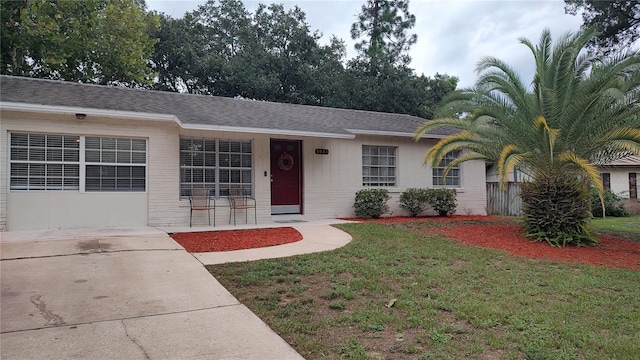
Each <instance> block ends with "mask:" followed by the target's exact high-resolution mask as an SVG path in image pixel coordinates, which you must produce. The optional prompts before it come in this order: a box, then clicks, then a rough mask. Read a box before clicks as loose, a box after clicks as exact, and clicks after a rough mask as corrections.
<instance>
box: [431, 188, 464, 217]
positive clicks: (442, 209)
mask: <svg viewBox="0 0 640 360" xmlns="http://www.w3.org/2000/svg"><path fill="white" fill-rule="evenodd" d="M426 194H427V202H428V203H429V205H431V207H432V208H433V210H435V211H436V212H437V213H438V215H440V216H449V215H451V214H453V213H454V212H456V207H457V206H458V205H457V203H456V194H457V193H456V190H455V189H426Z"/></svg>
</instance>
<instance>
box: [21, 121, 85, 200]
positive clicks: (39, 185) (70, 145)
mask: <svg viewBox="0 0 640 360" xmlns="http://www.w3.org/2000/svg"><path fill="white" fill-rule="evenodd" d="M10 142H11V155H10V163H11V165H10V167H11V169H10V175H9V177H10V180H9V183H10V189H11V190H78V189H79V187H80V137H79V136H67V135H49V134H20V133H11V135H10Z"/></svg>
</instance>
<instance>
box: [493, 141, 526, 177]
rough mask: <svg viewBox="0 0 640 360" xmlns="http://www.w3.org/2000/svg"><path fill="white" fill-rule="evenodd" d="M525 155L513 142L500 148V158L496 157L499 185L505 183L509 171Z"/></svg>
mask: <svg viewBox="0 0 640 360" xmlns="http://www.w3.org/2000/svg"><path fill="white" fill-rule="evenodd" d="M526 156H527V153H523V152H522V151H520V149H518V147H516V146H515V145H513V144H510V145H507V146H505V147H504V149H502V153H500V158H499V159H498V176H499V177H500V186H501V187H503V188H504V186H505V184H506V183H507V182H509V173H511V171H513V169H514V168H515V167H516V166H518V164H520V162H522V160H523V159H524V158H525V157H526Z"/></svg>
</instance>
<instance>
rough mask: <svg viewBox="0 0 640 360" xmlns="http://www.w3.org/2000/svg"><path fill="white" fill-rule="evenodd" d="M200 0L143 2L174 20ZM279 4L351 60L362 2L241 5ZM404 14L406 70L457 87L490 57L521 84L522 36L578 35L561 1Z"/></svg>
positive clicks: (479, 3) (419, 8)
mask: <svg viewBox="0 0 640 360" xmlns="http://www.w3.org/2000/svg"><path fill="white" fill-rule="evenodd" d="M205 2H206V1H205V0H147V6H148V8H149V9H150V10H157V11H159V12H164V13H165V14H168V15H171V16H172V17H174V18H178V17H182V15H184V13H185V12H187V11H192V10H194V9H196V8H197V7H198V5H201V4H204V3H205ZM273 2H276V3H283V4H284V5H285V6H286V7H293V6H296V5H297V6H298V7H300V8H301V9H302V10H303V11H304V12H305V13H306V14H307V22H308V23H309V25H310V27H311V29H312V31H313V30H319V31H320V32H322V33H323V34H324V36H323V38H322V39H321V41H324V42H328V39H329V38H330V36H331V35H336V36H338V37H339V38H342V39H343V40H345V42H346V43H347V51H348V53H347V57H348V58H351V57H353V56H354V55H355V50H354V49H353V44H354V41H353V40H351V37H350V35H349V30H350V28H351V24H352V23H354V22H355V21H356V14H357V13H358V12H359V10H360V8H361V6H362V5H363V4H364V1H352V0H326V1H325V0H298V1H243V3H244V4H245V7H246V8H247V9H248V10H249V11H250V12H253V11H254V10H255V9H256V8H257V6H258V4H259V3H265V4H270V3H273ZM409 11H410V12H411V13H412V14H414V15H415V16H416V26H415V27H414V28H413V32H414V33H416V34H417V35H418V42H417V43H416V44H415V45H414V46H413V48H412V49H411V52H410V55H411V57H412V62H411V67H412V68H413V69H415V70H416V72H417V73H418V74H425V75H430V76H431V75H434V74H435V73H437V72H439V73H447V74H449V75H455V76H458V77H459V78H460V85H461V86H463V87H464V86H472V85H473V83H474V82H475V79H476V74H475V71H474V68H475V64H476V63H477V61H478V60H479V59H480V58H481V57H483V56H487V55H490V56H495V57H498V58H500V59H502V60H505V61H507V62H508V63H509V64H511V65H512V66H513V67H514V68H515V69H516V70H517V71H518V72H519V73H520V75H521V77H522V78H523V80H525V82H526V83H529V82H530V81H531V79H532V76H533V60H532V58H531V55H530V53H529V50H528V49H527V48H526V47H525V46H524V45H521V44H520V43H519V41H518V38H520V37H526V38H528V39H530V40H532V41H533V42H534V43H537V41H538V38H539V37H540V34H541V32H542V30H543V29H544V28H549V29H550V30H551V34H552V35H553V37H554V38H556V37H559V36H560V35H563V34H565V33H566V32H568V31H574V32H575V31H577V30H578V29H579V28H580V25H581V24H582V18H581V17H580V16H572V15H567V14H565V13H564V1H562V0H553V1H551V0H500V1H497V0H448V1H444V0H419V1H418V0H413V1H411V2H410V5H409Z"/></svg>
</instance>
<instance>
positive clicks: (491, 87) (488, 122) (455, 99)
mask: <svg viewBox="0 0 640 360" xmlns="http://www.w3.org/2000/svg"><path fill="white" fill-rule="evenodd" d="M594 35H595V32H594V31H593V30H586V31H582V32H579V33H576V34H571V33H569V34H567V35H565V36H563V37H562V38H560V39H558V40H557V41H556V42H555V44H553V43H552V38H551V34H550V32H549V30H544V31H543V33H542V35H541V37H540V42H539V43H538V44H537V46H535V45H534V44H532V43H531V42H530V41H529V40H527V39H520V42H521V43H522V44H524V45H526V46H527V47H528V48H529V49H530V50H531V52H532V54H533V56H534V59H535V64H536V72H535V75H534V78H533V81H532V82H531V84H530V86H526V85H525V84H524V83H523V81H522V80H521V79H520V78H519V77H518V75H517V74H516V72H515V71H514V69H513V68H511V67H510V66H509V65H508V64H506V63H505V62H503V61H501V60H499V59H496V58H494V57H485V58H482V59H481V60H480V61H479V63H478V65H477V72H478V73H479V78H478V80H477V83H476V85H475V87H474V88H469V89H463V90H461V91H459V92H456V93H454V94H452V95H451V96H449V97H448V98H447V99H445V100H444V102H443V105H442V106H441V108H440V111H439V113H438V114H437V116H438V117H439V118H438V119H436V120H432V121H427V122H426V123H425V124H424V125H422V126H421V127H420V128H418V129H417V130H416V133H415V137H416V139H418V138H420V137H421V136H422V135H424V134H425V133H426V132H428V131H431V130H434V129H437V128H440V127H453V128H457V129H459V130H460V131H459V132H457V133H456V134H454V135H451V136H448V137H446V138H445V139H442V140H441V141H440V142H438V144H437V145H436V146H434V147H433V148H431V149H430V150H429V151H428V152H427V154H426V156H425V163H431V164H432V165H433V166H436V165H438V164H439V163H440V162H441V160H442V158H443V157H444V155H445V154H447V153H448V152H450V151H452V150H457V149H465V151H464V152H463V155H462V156H460V157H459V158H458V159H457V160H455V161H453V162H452V163H451V164H450V165H449V168H451V167H453V166H456V165H458V164H460V163H462V162H464V161H468V160H485V161H488V162H492V163H494V164H496V165H497V169H498V173H499V176H500V178H501V180H500V182H501V183H502V184H503V185H504V184H505V183H506V182H507V181H508V175H509V173H510V172H511V171H512V170H513V169H514V168H516V169H518V170H520V171H522V172H524V173H525V174H527V175H529V177H530V179H531V181H530V182H527V183H525V184H523V185H524V186H523V187H522V191H521V194H522V198H523V209H522V210H523V221H524V226H525V230H526V233H527V234H528V235H529V236H531V237H532V238H534V239H536V240H546V241H547V242H549V243H550V244H551V245H554V246H563V245H566V244H570V243H574V244H578V245H584V244H589V243H594V242H595V240H594V239H593V237H592V236H591V234H590V233H589V231H588V227H587V225H588V223H589V221H590V220H589V219H590V217H591V214H590V205H589V197H590V196H589V192H590V186H593V187H595V188H596V189H597V191H598V193H599V194H600V197H601V199H602V193H603V188H602V183H601V181H600V178H599V175H598V171H597V168H596V166H597V165H599V164H602V163H606V162H608V161H612V160H616V159H619V158H621V157H624V156H626V155H628V154H630V153H636V154H639V153H640V53H638V52H637V51H628V52H626V53H624V54H618V55H616V56H614V57H611V58H599V57H596V56H595V55H593V53H592V52H591V51H589V49H587V47H586V45H587V43H588V41H589V40H590V39H591V38H592V37H593V36H594Z"/></svg>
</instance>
